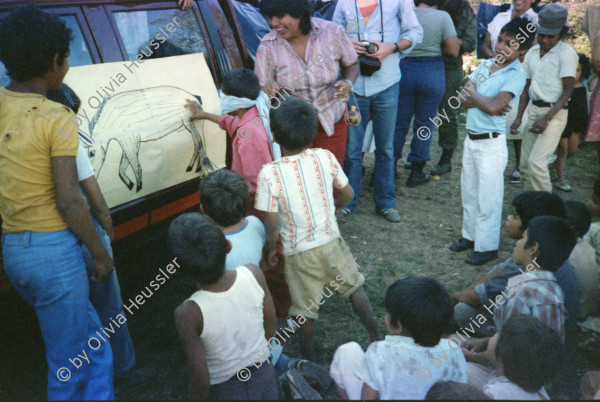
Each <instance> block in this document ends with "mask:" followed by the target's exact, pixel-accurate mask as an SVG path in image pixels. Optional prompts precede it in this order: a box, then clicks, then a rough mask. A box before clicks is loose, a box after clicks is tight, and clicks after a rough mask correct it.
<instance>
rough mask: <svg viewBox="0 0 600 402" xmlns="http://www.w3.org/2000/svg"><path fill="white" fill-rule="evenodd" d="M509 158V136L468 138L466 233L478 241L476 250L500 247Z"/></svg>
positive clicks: (463, 186) (464, 161)
mask: <svg viewBox="0 0 600 402" xmlns="http://www.w3.org/2000/svg"><path fill="white" fill-rule="evenodd" d="M507 162H508V150H507V148H506V136H505V135H504V134H503V135H500V136H498V137H496V138H491V139H483V140H475V141H473V140H471V139H470V138H469V137H468V136H467V138H466V139H465V145H464V150H463V159H462V164H463V169H462V174H461V196H462V205H463V227H462V236H463V237H464V238H465V239H468V240H472V241H474V242H475V251H492V250H498V246H499V245H500V229H501V226H502V201H503V199H504V170H505V169H506V164H507Z"/></svg>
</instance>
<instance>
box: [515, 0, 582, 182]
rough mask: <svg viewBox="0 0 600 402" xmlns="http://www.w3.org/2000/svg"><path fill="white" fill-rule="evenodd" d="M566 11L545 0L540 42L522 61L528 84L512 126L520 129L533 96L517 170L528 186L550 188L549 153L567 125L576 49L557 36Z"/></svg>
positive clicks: (564, 28) (562, 28)
mask: <svg viewBox="0 0 600 402" xmlns="http://www.w3.org/2000/svg"><path fill="white" fill-rule="evenodd" d="M567 17H568V12H567V9H566V8H565V7H563V6H562V5H560V4H556V3H555V4H548V5H547V6H544V8H543V9H542V11H540V13H539V14H538V24H539V26H538V27H537V41H538V43H537V45H535V46H533V47H532V48H531V50H530V51H529V52H527V55H526V56H525V61H524V62H523V69H524V70H525V72H526V73H527V85H525V89H524V90H523V93H522V95H521V98H520V100H519V111H518V112H517V118H516V119H515V121H514V123H513V124H512V126H511V132H513V133H517V132H518V127H519V126H520V125H521V119H522V118H523V113H524V111H525V108H526V107H527V104H528V103H529V99H530V98H531V100H532V104H531V106H530V107H529V116H528V118H527V125H526V126H525V129H524V130H523V145H522V151H521V174H522V176H523V182H524V186H525V189H526V190H538V191H541V190H545V191H550V192H551V191H552V182H551V181H550V173H549V171H548V158H549V157H550V155H552V153H553V152H554V150H555V149H556V147H557V145H558V143H559V141H560V136H561V134H562V133H563V131H564V129H565V126H566V125H567V118H568V111H567V101H568V100H569V98H570V97H571V94H572V93H573V85H574V82H575V75H576V73H577V65H578V64H579V57H578V56H577V52H575V50H574V49H573V48H572V47H571V46H569V45H567V44H566V43H565V42H563V41H562V40H561V37H563V36H564V35H565V34H566V33H567V31H568V28H567V26H566V25H567Z"/></svg>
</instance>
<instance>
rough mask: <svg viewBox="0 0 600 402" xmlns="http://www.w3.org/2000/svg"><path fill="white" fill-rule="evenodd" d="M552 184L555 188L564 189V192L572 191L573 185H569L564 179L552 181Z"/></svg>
mask: <svg viewBox="0 0 600 402" xmlns="http://www.w3.org/2000/svg"><path fill="white" fill-rule="evenodd" d="M554 185H555V186H556V188H558V189H559V190H561V191H566V192H571V191H573V187H571V186H570V185H569V183H567V181H566V180H563V181H559V182H556V183H554Z"/></svg>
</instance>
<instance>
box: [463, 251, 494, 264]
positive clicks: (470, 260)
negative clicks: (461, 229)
mask: <svg viewBox="0 0 600 402" xmlns="http://www.w3.org/2000/svg"><path fill="white" fill-rule="evenodd" d="M496 258H498V250H492V251H473V253H472V254H471V255H470V256H469V257H467V260H466V263H467V264H471V265H483V264H485V263H486V262H490V261H492V260H495V259H496Z"/></svg>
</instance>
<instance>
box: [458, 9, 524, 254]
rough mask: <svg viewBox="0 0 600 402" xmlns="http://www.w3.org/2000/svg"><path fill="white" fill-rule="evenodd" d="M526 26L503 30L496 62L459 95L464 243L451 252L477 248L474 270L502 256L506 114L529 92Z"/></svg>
mask: <svg viewBox="0 0 600 402" xmlns="http://www.w3.org/2000/svg"><path fill="white" fill-rule="evenodd" d="M527 24H529V22H528V21H527V20H526V19H524V18H517V19H514V20H512V21H510V22H509V23H508V24H506V25H505V26H504V27H502V29H501V30H500V35H499V36H498V41H497V42H496V49H495V51H496V59H493V60H485V61H483V62H482V63H481V64H480V65H479V67H477V70H475V72H474V73H473V74H471V75H470V76H469V78H470V80H469V81H468V82H467V84H466V85H465V87H464V88H463V91H462V92H461V94H460V95H459V98H460V103H461V105H463V106H466V107H467V108H469V109H468V112H467V138H466V139H465V145H464V152H463V162H462V163H463V170H462V175H461V196H462V205H463V226H462V237H461V238H460V239H459V240H458V241H456V242H454V243H452V245H450V250H452V251H455V252H458V251H465V250H468V249H470V248H474V252H473V253H472V254H471V255H470V256H469V257H468V258H467V260H466V262H467V263H468V264H471V265H482V264H485V263H487V262H489V261H492V260H493V259H495V258H496V257H497V255H498V246H499V244H500V228H501V224H502V200H503V198H504V169H505V168H506V163H507V162H508V151H507V149H506V133H505V130H506V117H505V116H504V115H503V114H504V112H505V111H506V110H507V109H510V107H508V106H509V102H510V101H511V100H512V99H516V98H518V97H519V95H520V94H521V91H522V90H523V87H524V86H525V73H524V72H523V70H522V69H521V63H520V62H519V56H520V55H522V54H525V52H526V51H527V49H528V48H529V47H530V46H531V43H532V42H533V37H530V36H527V37H524V36H523V35H521V32H525V30H526V29H527ZM519 38H520V39H519ZM521 39H522V40H521Z"/></svg>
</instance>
